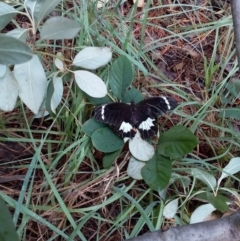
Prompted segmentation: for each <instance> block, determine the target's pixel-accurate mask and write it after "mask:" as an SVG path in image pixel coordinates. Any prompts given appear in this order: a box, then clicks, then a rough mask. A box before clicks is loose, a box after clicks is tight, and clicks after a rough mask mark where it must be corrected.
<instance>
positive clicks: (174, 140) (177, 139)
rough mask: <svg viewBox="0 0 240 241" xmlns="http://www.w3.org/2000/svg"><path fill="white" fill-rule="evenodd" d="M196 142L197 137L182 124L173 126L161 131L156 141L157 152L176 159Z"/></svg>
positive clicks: (194, 145)
mask: <svg viewBox="0 0 240 241" xmlns="http://www.w3.org/2000/svg"><path fill="white" fill-rule="evenodd" d="M197 144H198V140H197V138H196V137H195V136H194V135H193V133H192V132H191V131H190V130H188V129H187V128H186V127H184V126H174V127H173V128H171V129H170V130H169V131H167V132H165V133H162V134H161V135H160V138H159V142H158V148H157V150H158V152H159V153H160V154H162V155H164V156H167V157H170V158H172V159H178V158H181V157H183V156H184V155H186V154H188V153H189V152H191V151H192V150H193V149H194V148H195V147H196V145H197Z"/></svg>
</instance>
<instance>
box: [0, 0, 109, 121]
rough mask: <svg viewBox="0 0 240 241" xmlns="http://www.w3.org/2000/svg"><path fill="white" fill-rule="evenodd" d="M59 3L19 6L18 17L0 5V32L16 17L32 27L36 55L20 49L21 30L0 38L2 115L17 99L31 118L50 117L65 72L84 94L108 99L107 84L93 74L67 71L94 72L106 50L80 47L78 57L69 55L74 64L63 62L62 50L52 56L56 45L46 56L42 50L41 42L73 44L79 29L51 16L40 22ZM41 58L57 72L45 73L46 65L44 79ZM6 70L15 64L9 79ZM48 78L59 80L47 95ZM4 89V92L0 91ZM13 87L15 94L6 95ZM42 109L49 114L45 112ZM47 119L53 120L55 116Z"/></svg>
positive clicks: (22, 44)
mask: <svg viewBox="0 0 240 241" xmlns="http://www.w3.org/2000/svg"><path fill="white" fill-rule="evenodd" d="M60 2H62V0H53V1H37V2H32V1H24V3H23V4H22V12H20V11H16V10H15V9H14V8H13V7H10V6H9V5H8V4H6V3H0V6H1V10H0V16H1V24H0V28H3V27H5V26H6V25H7V24H8V23H9V22H10V21H11V20H12V18H13V17H14V16H15V15H16V13H18V14H19V15H21V14H22V15H24V16H25V17H27V18H28V20H29V22H30V23H31V24H32V26H30V27H29V32H30V34H31V36H32V39H31V40H32V42H31V49H32V50H36V49H37V50H38V51H39V56H38V55H37V54H36V53H35V54H33V53H32V51H31V50H30V48H29V47H28V46H27V45H26V44H25V42H26V33H25V32H26V29H21V28H18V29H17V31H15V30H16V29H13V30H12V31H10V32H8V33H7V34H8V35H9V36H7V34H5V35H3V34H1V35H0V64H4V65H5V68H0V82H1V84H0V109H1V110H3V111H12V110H13V109H14V107H15V105H16V101H17V97H18V96H19V97H20V99H21V100H22V101H23V102H24V104H25V105H26V106H27V107H28V108H29V109H30V110H31V111H32V112H33V113H34V114H35V115H36V116H35V118H39V117H42V116H46V115H48V114H49V113H50V114H53V113H55V111H56V108H57V106H58V105H59V104H60V102H61V98H62V95H63V91H62V89H63V83H62V77H63V76H64V75H65V74H67V73H69V72H71V73H72V74H73V75H74V77H75V82H76V84H77V86H78V87H79V88H80V89H81V90H82V91H84V92H85V93H87V94H88V95H90V96H92V97H96V98H101V97H104V96H105V95H106V94H107V88H106V84H105V83H104V82H103V81H102V79H101V78H99V77H98V76H97V75H96V74H94V73H91V72H89V71H86V70H74V71H72V70H71V69H68V66H67V65H71V64H72V65H74V66H76V67H81V68H84V69H88V70H95V69H97V68H99V67H102V66H104V65H106V64H107V63H108V62H109V61H110V60H111V58H112V52H111V49H110V48H108V47H85V48H84V49H83V50H81V51H80V52H79V53H77V54H75V53H74V55H75V57H74V59H73V60H68V59H64V58H65V56H63V54H62V52H61V51H60V52H56V49H59V46H53V47H52V46H51V47H49V49H50V50H51V51H50V53H48V52H46V48H45V47H42V46H45V44H46V40H60V39H72V38H74V37H76V35H77V34H78V32H79V30H80V28H81V27H80V26H79V23H78V22H77V21H76V20H72V19H69V18H67V17H63V16H54V17H51V18H49V19H47V20H46V21H45V18H46V17H47V16H48V15H49V13H50V12H52V11H53V10H54V9H55V7H56V6H57V5H58V4H59V3H60ZM37 31H40V37H39V35H37V34H36V32H37ZM17 38H18V39H17ZM37 38H39V39H37ZM41 50H42V52H41ZM44 51H45V52H44ZM45 55H48V56H49V57H50V58H52V62H54V63H55V65H56V67H57V70H56V69H55V66H54V65H52V64H50V63H49V64H47V66H48V68H49V66H51V69H48V75H49V76H47V71H46V70H45V69H44V67H45V64H44V61H45V59H44V57H43V56H45ZM71 55H72V53H71ZM41 57H42V58H41ZM43 59H44V60H43ZM47 61H48V60H47ZM47 61H46V62H47ZM7 65H15V66H14V71H13V73H14V74H11V70H10V69H9V66H7ZM48 78H49V79H51V80H54V78H55V79H58V82H61V83H60V84H56V86H54V91H53V92H52V91H47V86H48V84H47V80H48ZM3 86H6V87H5V88H2V87H3ZM13 88H14V91H11V89H13ZM49 93H50V94H49ZM45 99H47V102H45ZM45 104H47V106H46V105H45ZM40 108H41V110H40ZM46 108H47V109H48V111H46V110H45V109H46ZM42 109H43V110H42ZM52 116H53V117H54V114H53V115H52Z"/></svg>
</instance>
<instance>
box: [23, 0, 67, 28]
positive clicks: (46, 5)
mask: <svg viewBox="0 0 240 241" xmlns="http://www.w3.org/2000/svg"><path fill="white" fill-rule="evenodd" d="M61 2H62V0H51V1H32V0H26V1H25V4H26V5H27V6H28V8H30V10H31V11H30V12H31V14H32V17H33V18H34V20H35V21H36V24H35V26H36V28H38V26H39V24H40V23H41V22H42V21H43V19H44V18H45V17H47V16H48V14H49V13H50V12H52V10H54V9H55V8H56V6H57V5H58V4H59V3H61Z"/></svg>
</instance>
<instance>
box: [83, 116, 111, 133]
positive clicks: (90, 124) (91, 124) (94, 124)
mask: <svg viewBox="0 0 240 241" xmlns="http://www.w3.org/2000/svg"><path fill="white" fill-rule="evenodd" d="M102 127H106V124H104V123H102V122H99V121H96V120H95V119H94V118H90V119H88V120H87V121H86V122H85V123H84V124H83V126H82V131H83V132H84V133H86V134H87V135H88V136H92V134H93V132H94V131H96V130H97V129H100V128H102Z"/></svg>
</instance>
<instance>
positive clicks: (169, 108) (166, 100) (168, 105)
mask: <svg viewBox="0 0 240 241" xmlns="http://www.w3.org/2000/svg"><path fill="white" fill-rule="evenodd" d="M161 97H162V98H163V99H164V100H165V102H166V104H167V108H168V110H171V106H170V103H169V101H168V99H167V98H166V97H165V96H161Z"/></svg>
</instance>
